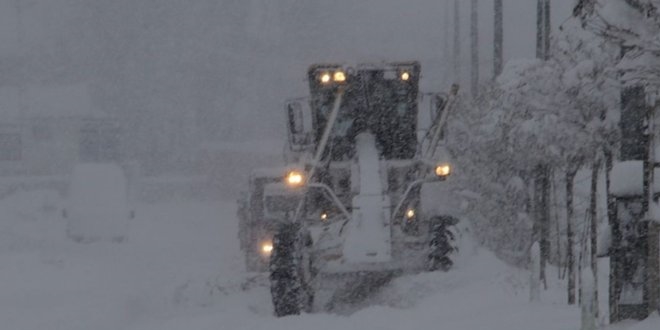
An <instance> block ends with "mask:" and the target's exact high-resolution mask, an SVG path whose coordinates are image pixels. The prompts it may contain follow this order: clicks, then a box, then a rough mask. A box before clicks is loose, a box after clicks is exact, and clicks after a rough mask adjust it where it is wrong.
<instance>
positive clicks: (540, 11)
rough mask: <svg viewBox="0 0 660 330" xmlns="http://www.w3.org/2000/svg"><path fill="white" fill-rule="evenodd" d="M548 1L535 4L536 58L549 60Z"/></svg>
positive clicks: (539, 0)
mask: <svg viewBox="0 0 660 330" xmlns="http://www.w3.org/2000/svg"><path fill="white" fill-rule="evenodd" d="M550 27H551V26H550V0H537V2H536V58H538V59H541V60H544V61H547V60H548V59H550Z"/></svg>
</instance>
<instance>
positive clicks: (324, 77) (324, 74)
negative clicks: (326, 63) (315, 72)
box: [320, 72, 331, 84]
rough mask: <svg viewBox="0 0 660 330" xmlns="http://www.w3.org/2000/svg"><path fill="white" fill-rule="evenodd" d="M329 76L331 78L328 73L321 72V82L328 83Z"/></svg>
mask: <svg viewBox="0 0 660 330" xmlns="http://www.w3.org/2000/svg"><path fill="white" fill-rule="evenodd" d="M330 78H331V77H330V73H328V72H324V73H322V74H321V77H320V79H321V82H322V83H324V84H327V83H329V82H330Z"/></svg>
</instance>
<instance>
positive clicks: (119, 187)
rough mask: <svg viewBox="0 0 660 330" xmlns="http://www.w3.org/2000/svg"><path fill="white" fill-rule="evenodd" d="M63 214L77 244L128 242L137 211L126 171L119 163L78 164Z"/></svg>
mask: <svg viewBox="0 0 660 330" xmlns="http://www.w3.org/2000/svg"><path fill="white" fill-rule="evenodd" d="M62 213H63V214H62V215H63V216H64V218H66V220H67V226H66V228H67V229H66V232H67V236H68V237H69V238H71V239H73V240H74V241H76V242H93V241H99V240H111V241H113V242H122V241H124V240H125V239H126V236H127V233H128V222H129V220H130V219H132V218H133V217H134V212H133V211H132V209H131V207H130V206H129V200H128V183H127V180H126V176H125V175H124V172H123V171H122V169H121V168H120V167H119V166H118V165H116V164H97V163H88V164H78V165H76V167H75V168H74V170H73V174H72V176H71V182H70V186H69V195H68V199H67V202H66V207H65V209H64V210H63V212H62Z"/></svg>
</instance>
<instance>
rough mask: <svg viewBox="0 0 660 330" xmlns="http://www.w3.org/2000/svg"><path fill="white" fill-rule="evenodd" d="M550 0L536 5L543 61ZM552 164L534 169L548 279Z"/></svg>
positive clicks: (538, 236)
mask: <svg viewBox="0 0 660 330" xmlns="http://www.w3.org/2000/svg"><path fill="white" fill-rule="evenodd" d="M548 1H549V0H537V7H536V14H537V16H536V19H537V21H536V57H537V58H538V59H540V60H542V61H545V60H548V59H549V54H548V53H549V49H548V48H546V45H549V42H548V41H547V40H549V39H550V22H546V19H547V18H549V17H550V14H549V13H546V11H549V9H550V7H549V2H548ZM550 173H551V169H550V166H549V165H547V164H544V163H540V164H537V166H536V168H535V169H534V195H535V196H534V200H535V213H536V214H535V229H534V232H535V239H536V240H538V242H539V245H540V247H541V280H543V281H544V283H545V280H546V274H545V265H546V262H547V260H548V257H549V255H550V242H549V241H548V236H549V222H550V205H549V204H548V200H549V196H550V175H551V174H550Z"/></svg>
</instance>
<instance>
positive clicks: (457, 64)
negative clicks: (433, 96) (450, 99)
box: [453, 0, 461, 84]
mask: <svg viewBox="0 0 660 330" xmlns="http://www.w3.org/2000/svg"><path fill="white" fill-rule="evenodd" d="M453 62H454V82H455V83H459V84H460V82H461V3H460V1H459V0H454V61H453Z"/></svg>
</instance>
